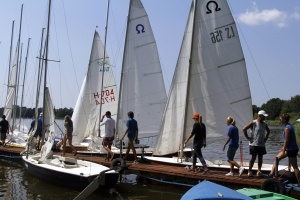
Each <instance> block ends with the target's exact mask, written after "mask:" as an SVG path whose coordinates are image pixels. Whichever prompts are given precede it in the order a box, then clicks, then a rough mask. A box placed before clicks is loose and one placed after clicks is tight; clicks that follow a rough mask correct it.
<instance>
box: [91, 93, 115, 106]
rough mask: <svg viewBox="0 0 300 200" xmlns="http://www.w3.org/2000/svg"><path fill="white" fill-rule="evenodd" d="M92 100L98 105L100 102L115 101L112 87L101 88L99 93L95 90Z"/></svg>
mask: <svg viewBox="0 0 300 200" xmlns="http://www.w3.org/2000/svg"><path fill="white" fill-rule="evenodd" d="M100 98H101V102H100ZM94 100H95V103H96V105H99V104H100V103H101V104H106V103H110V102H113V101H116V98H115V91H114V89H110V90H103V91H102V92H101V94H100V93H99V92H95V93H94Z"/></svg>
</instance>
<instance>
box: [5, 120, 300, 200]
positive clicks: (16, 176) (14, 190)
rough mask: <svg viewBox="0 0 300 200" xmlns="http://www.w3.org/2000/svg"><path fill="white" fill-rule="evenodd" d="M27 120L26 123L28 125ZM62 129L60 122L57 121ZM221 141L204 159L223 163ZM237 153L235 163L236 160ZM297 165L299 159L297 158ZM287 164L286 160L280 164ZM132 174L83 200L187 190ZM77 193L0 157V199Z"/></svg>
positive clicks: (270, 145) (275, 137) (273, 140)
mask: <svg viewBox="0 0 300 200" xmlns="http://www.w3.org/2000/svg"><path fill="white" fill-rule="evenodd" d="M29 123H30V120H28V124H29ZM57 123H58V124H59V125H60V126H62V124H63V122H62V120H58V122H57ZM282 130H283V128H281V127H280V128H276V127H272V128H271V133H270V137H269V140H268V141H267V146H266V148H267V152H268V154H267V155H265V156H264V163H272V162H273V159H274V157H275V156H276V155H277V153H278V152H279V151H280V149H281V147H282V142H283V141H282V136H281V133H282ZM241 140H242V142H243V147H242V149H243V158H244V161H249V159H250V156H249V153H248V142H247V141H246V140H245V138H244V137H241ZM223 142H224V141H220V142H216V143H213V144H208V146H207V147H206V148H204V149H203V155H204V157H205V159H208V160H216V159H219V160H225V159H226V151H225V152H223V151H222V147H223V144H224V143H223ZM239 157H240V155H239V150H238V153H237V155H236V160H237V161H239ZM298 163H299V159H298ZM280 164H284V165H286V164H287V159H285V160H283V161H282V162H280ZM134 177H135V175H127V176H126V177H124V179H123V180H125V179H127V180H129V182H128V183H123V182H122V183H118V184H117V185H116V186H115V187H114V188H112V189H110V190H98V191H96V192H95V193H93V194H91V195H90V196H89V197H88V198H87V199H89V200H93V199H108V200H110V199H117V200H125V199H129V200H140V199H142V200H147V199H156V200H159V199H180V198H181V196H182V195H183V194H184V193H185V192H186V191H187V190H189V189H190V188H189V187H182V186H174V185H165V184H150V183H149V184H148V183H136V182H135V181H134ZM79 193H80V191H77V190H73V189H70V188H66V187H61V186H57V185H53V184H51V183H47V182H45V181H42V180H39V179H36V178H34V177H33V176H31V175H30V174H29V173H28V172H27V171H26V170H25V168H24V167H23V165H22V162H21V160H16V159H8V158H1V157H0V199H18V200H19V199H36V200H39V199H47V200H48V199H49V200H51V199H53V200H54V199H55V200H60V199H64V200H66V199H74V198H75V197H76V196H77V195H78V194H79Z"/></svg>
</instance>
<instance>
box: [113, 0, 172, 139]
mask: <svg viewBox="0 0 300 200" xmlns="http://www.w3.org/2000/svg"><path fill="white" fill-rule="evenodd" d="M119 91H120V92H119V102H118V103H119V106H118V115H117V133H118V135H119V137H122V136H123V134H124V133H125V130H126V129H127V127H126V120H127V119H128V116H127V113H128V112H129V111H133V112H134V117H135V118H136V119H137V122H138V127H139V138H140V139H142V138H149V137H156V136H157V135H158V134H159V124H160V122H161V118H162V115H163V110H164V107H165V104H166V100H167V95H166V90H165V84H164V80H163V74H162V69H161V65H160V61H159V55H158V50H157V45H156V41H155V38H154V34H153V32H152V28H151V24H150V21H149V18H148V15H147V13H146V10H145V8H144V6H143V4H142V2H141V1H140V0H131V1H130V5H129V11H128V21H127V31H126V38H125V47H124V53H123V64H122V71H121V82H120V90H119Z"/></svg>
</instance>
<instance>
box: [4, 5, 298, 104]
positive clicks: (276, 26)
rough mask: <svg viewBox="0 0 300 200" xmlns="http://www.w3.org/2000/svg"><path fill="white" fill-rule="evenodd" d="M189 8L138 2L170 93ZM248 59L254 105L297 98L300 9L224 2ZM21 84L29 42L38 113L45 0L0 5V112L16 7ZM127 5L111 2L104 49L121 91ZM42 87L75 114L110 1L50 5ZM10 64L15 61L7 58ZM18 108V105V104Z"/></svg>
mask: <svg viewBox="0 0 300 200" xmlns="http://www.w3.org/2000/svg"><path fill="white" fill-rule="evenodd" d="M191 1H192V0H142V3H143V5H144V7H145V9H146V11H147V13H148V16H149V20H150V23H151V26H152V30H153V33H154V36H155V38H156V42H157V47H158V51H159V57H160V62H161V65H162V70H163V73H164V80H165V85H166V90H167V92H168V90H169V87H170V84H171V80H172V77H173V73H174V69H175V66H176V62H177V58H178V54H179V50H180V45H181V42H182V37H183V33H184V29H185V25H186V22H187V17H188V12H189V9H190V5H191ZM228 3H229V6H230V8H231V11H232V13H233V15H234V18H235V21H236V23H237V26H238V31H239V36H240V39H241V44H242V48H243V52H244V55H245V60H246V65H247V73H248V78H249V84H250V90H251V96H252V104H254V105H257V106H261V105H262V104H263V103H266V102H267V101H268V100H270V99H272V98H280V99H282V100H289V99H291V97H293V96H295V95H299V88H298V87H299V86H300V84H299V83H300V78H299V74H300V66H299V63H300V41H299V36H300V2H299V0H289V1H288V3H287V2H286V1H282V0H264V1H253V0H243V1H241V0H228ZM22 4H23V17H22V29H21V34H20V35H21V43H23V49H22V60H21V68H22V71H21V73H22V77H23V71H24V68H25V57H26V51H27V46H28V45H27V44H28V38H31V39H30V45H29V48H28V49H29V50H28V52H29V55H28V59H27V68H26V79H25V86H24V101H23V106H26V107H29V108H33V107H35V95H36V94H35V93H36V92H35V91H36V79H37V74H36V72H37V69H38V59H37V57H38V54H39V49H40V38H41V32H42V28H46V22H47V7H48V2H47V0H13V1H8V0H0V69H1V73H0V107H3V106H4V104H5V98H6V91H7V86H6V85H7V77H8V75H7V74H8V66H9V55H10V43H11V35H12V22H13V21H15V23H14V34H13V36H14V37H13V47H12V48H13V52H14V50H15V48H16V43H17V40H18V35H19V27H20V15H21V5H22ZM128 5H129V0H110V9H109V15H108V16H109V17H108V26H107V44H106V49H107V53H108V55H109V57H110V61H111V64H112V65H113V66H114V74H115V77H116V81H117V82H118V84H119V80H120V71H121V67H122V55H123V48H124V38H125V30H126V17H127V15H128ZM51 12H52V14H51V27H50V47H49V56H48V59H50V60H54V61H59V62H54V61H51V62H49V63H48V78H47V84H48V86H49V88H50V93H51V96H52V100H53V103H54V106H55V107H56V108H65V107H66V108H74V107H75V104H76V100H77V96H78V94H79V90H80V87H81V84H82V81H83V78H84V76H85V74H86V72H87V66H88V62H89V56H90V52H91V47H92V40H93V34H94V31H95V30H97V31H98V32H99V34H100V37H101V39H102V41H104V38H105V27H106V16H107V0H97V1H96V0H84V1H83V0H81V1H80V0H53V1H52V9H51ZM12 56H13V55H12ZM19 101H20V100H19Z"/></svg>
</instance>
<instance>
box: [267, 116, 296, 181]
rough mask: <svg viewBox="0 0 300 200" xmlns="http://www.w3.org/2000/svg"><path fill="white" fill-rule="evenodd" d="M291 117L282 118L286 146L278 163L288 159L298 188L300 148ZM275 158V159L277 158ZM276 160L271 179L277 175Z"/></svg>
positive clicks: (284, 145)
mask: <svg viewBox="0 0 300 200" xmlns="http://www.w3.org/2000/svg"><path fill="white" fill-rule="evenodd" d="M289 120H290V115H289V114H287V113H284V114H282V115H281V116H280V122H281V124H282V125H284V126H285V129H284V131H283V132H282V137H283V139H284V144H283V147H282V149H281V151H280V152H279V153H278V154H277V156H276V157H277V158H278V161H280V160H282V159H284V158H286V157H288V160H289V164H290V165H291V166H292V167H293V169H294V172H295V176H296V178H297V180H298V186H299V185H300V173H299V168H298V164H297V156H298V152H299V147H298V145H297V140H296V133H295V129H294V127H293V126H292V125H291V124H290V123H289ZM276 157H275V158H276ZM275 166H276V159H275V160H274V164H273V166H272V170H271V172H270V174H269V176H270V177H273V176H274V174H275Z"/></svg>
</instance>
